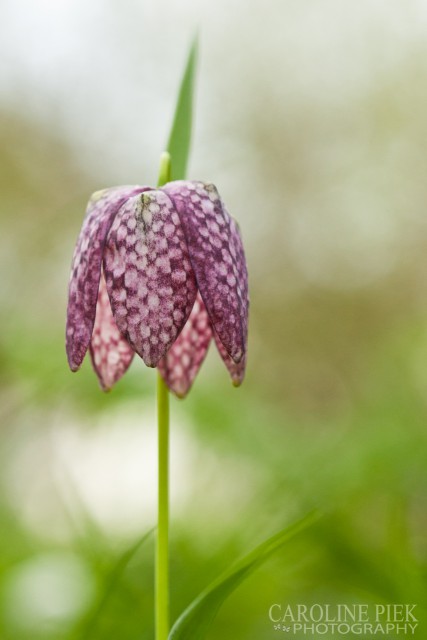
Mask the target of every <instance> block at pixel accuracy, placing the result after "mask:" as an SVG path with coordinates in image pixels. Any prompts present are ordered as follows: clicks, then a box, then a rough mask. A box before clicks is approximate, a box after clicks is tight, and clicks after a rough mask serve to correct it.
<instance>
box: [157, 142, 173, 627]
mask: <svg viewBox="0 0 427 640" xmlns="http://www.w3.org/2000/svg"><path fill="white" fill-rule="evenodd" d="M170 178H171V158H170V155H169V154H168V153H167V152H164V153H162V155H161V157H160V171H159V180H158V186H159V187H162V186H163V185H164V184H166V183H167V182H169V181H170ZM157 422H158V514H157V540H156V561H155V629H156V640H167V637H168V634H169V389H168V387H167V385H166V383H165V381H164V380H163V378H162V376H161V375H160V373H159V372H157Z"/></svg>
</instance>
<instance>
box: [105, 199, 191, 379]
mask: <svg viewBox="0 0 427 640" xmlns="http://www.w3.org/2000/svg"><path fill="white" fill-rule="evenodd" d="M104 272H105V278H106V282H107V290H108V295H109V297H110V302H111V307H112V310H113V315H114V319H115V321H116V323H117V326H118V328H119V330H120V331H121V333H122V334H123V335H124V336H125V338H126V339H127V341H128V342H129V344H130V345H131V346H132V348H133V349H134V350H135V351H136V352H137V353H138V354H139V355H140V356H141V358H142V359H143V360H144V362H145V364H146V365H147V366H149V367H155V366H157V363H158V362H159V360H160V359H161V358H162V357H163V356H164V355H165V353H166V352H167V351H168V349H169V348H170V347H171V345H172V344H173V342H174V341H175V340H176V338H177V337H178V335H179V333H180V331H181V330H182V328H183V327H184V325H185V323H186V321H187V319H188V316H189V315H190V312H191V309H192V307H193V305H194V301H195V299H196V293H197V285H196V279H195V275H194V272H193V268H192V266H191V263H190V259H189V255H188V248H187V243H186V241H185V237H184V233H183V230H182V227H181V222H180V218H179V216H178V214H177V212H176V210H175V207H174V205H173V203H172V201H171V200H170V198H169V197H168V196H167V195H166V193H164V192H163V191H155V190H153V191H149V192H146V193H143V194H141V195H138V196H135V197H133V198H130V199H129V200H128V201H127V202H126V203H125V204H124V205H123V207H122V208H121V209H120V211H119V212H118V214H117V216H116V218H115V220H114V222H113V224H112V226H111V230H110V233H109V235H108V238H107V242H106V246H105V252H104Z"/></svg>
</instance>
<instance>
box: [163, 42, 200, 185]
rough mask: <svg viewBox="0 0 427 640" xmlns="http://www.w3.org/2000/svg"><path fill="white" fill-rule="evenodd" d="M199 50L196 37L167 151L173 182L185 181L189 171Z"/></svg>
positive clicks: (190, 52) (183, 77) (180, 90)
mask: <svg viewBox="0 0 427 640" xmlns="http://www.w3.org/2000/svg"><path fill="white" fill-rule="evenodd" d="M197 48H198V45H197V37H196V38H194V40H193V43H192V45H191V47H190V51H189V54H188V59H187V64H186V67H185V71H184V75H183V76H182V80H181V86H180V89H179V94H178V101H177V103H176V107H175V115H174V119H173V124H172V129H171V132H170V135H169V141H168V144H167V151H168V152H169V153H170V155H171V158H172V180H183V179H184V178H185V174H186V171H187V164H188V156H189V155H190V142H191V128H192V121H193V90H194V74H195V70H196V61H197Z"/></svg>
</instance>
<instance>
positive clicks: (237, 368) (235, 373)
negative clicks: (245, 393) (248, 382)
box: [214, 332, 246, 387]
mask: <svg viewBox="0 0 427 640" xmlns="http://www.w3.org/2000/svg"><path fill="white" fill-rule="evenodd" d="M214 339H215V344H216V346H217V349H218V351H219V355H220V356H221V358H222V360H223V362H224V364H225V366H226V367H227V369H228V372H229V374H230V376H231V380H232V382H233V384H234V386H235V387H240V385H241V384H242V382H243V380H244V377H245V369H246V352H245V354H244V355H243V358H242V359H241V360H240V362H238V363H236V362H234V360H233V359H232V358H230V356H229V355H228V353H227V351H226V349H225V347H224V345H223V344H222V342H221V340H220V339H219V338H218V336H217V335H216V334H215V332H214Z"/></svg>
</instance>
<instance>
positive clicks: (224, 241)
mask: <svg viewBox="0 0 427 640" xmlns="http://www.w3.org/2000/svg"><path fill="white" fill-rule="evenodd" d="M162 189H163V190H164V191H165V192H166V193H167V194H168V195H169V196H170V197H171V199H172V200H173V202H174V204H175V207H176V209H177V211H178V213H179V215H180V218H181V223H182V227H183V229H184V233H185V237H186V240H187V243H188V250H189V254H190V259H191V263H192V265H193V269H194V273H195V274H196V279H197V284H198V288H199V291H200V293H201V295H202V298H203V301H204V303H205V306H206V309H207V311H208V314H209V317H210V321H211V324H212V326H213V328H214V330H215V331H216V333H217V335H218V337H219V339H220V341H221V342H222V344H223V345H224V347H225V349H226V351H227V352H228V354H229V355H230V356H231V358H232V359H233V360H234V362H236V363H238V362H240V361H241V360H242V359H243V358H244V355H245V352H246V341H247V318H248V275H247V268H246V260H245V255H244V251H243V245H242V241H241V238H240V233H239V230H238V227H237V224H236V223H235V221H234V220H233V219H232V218H231V216H230V215H229V213H228V212H227V210H226V208H225V206H224V204H223V203H222V201H221V198H220V197H219V194H218V191H217V190H216V188H215V187H214V185H212V184H205V183H203V182H189V181H183V180H181V181H176V182H170V183H168V184H167V185H165V187H163V188H162Z"/></svg>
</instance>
